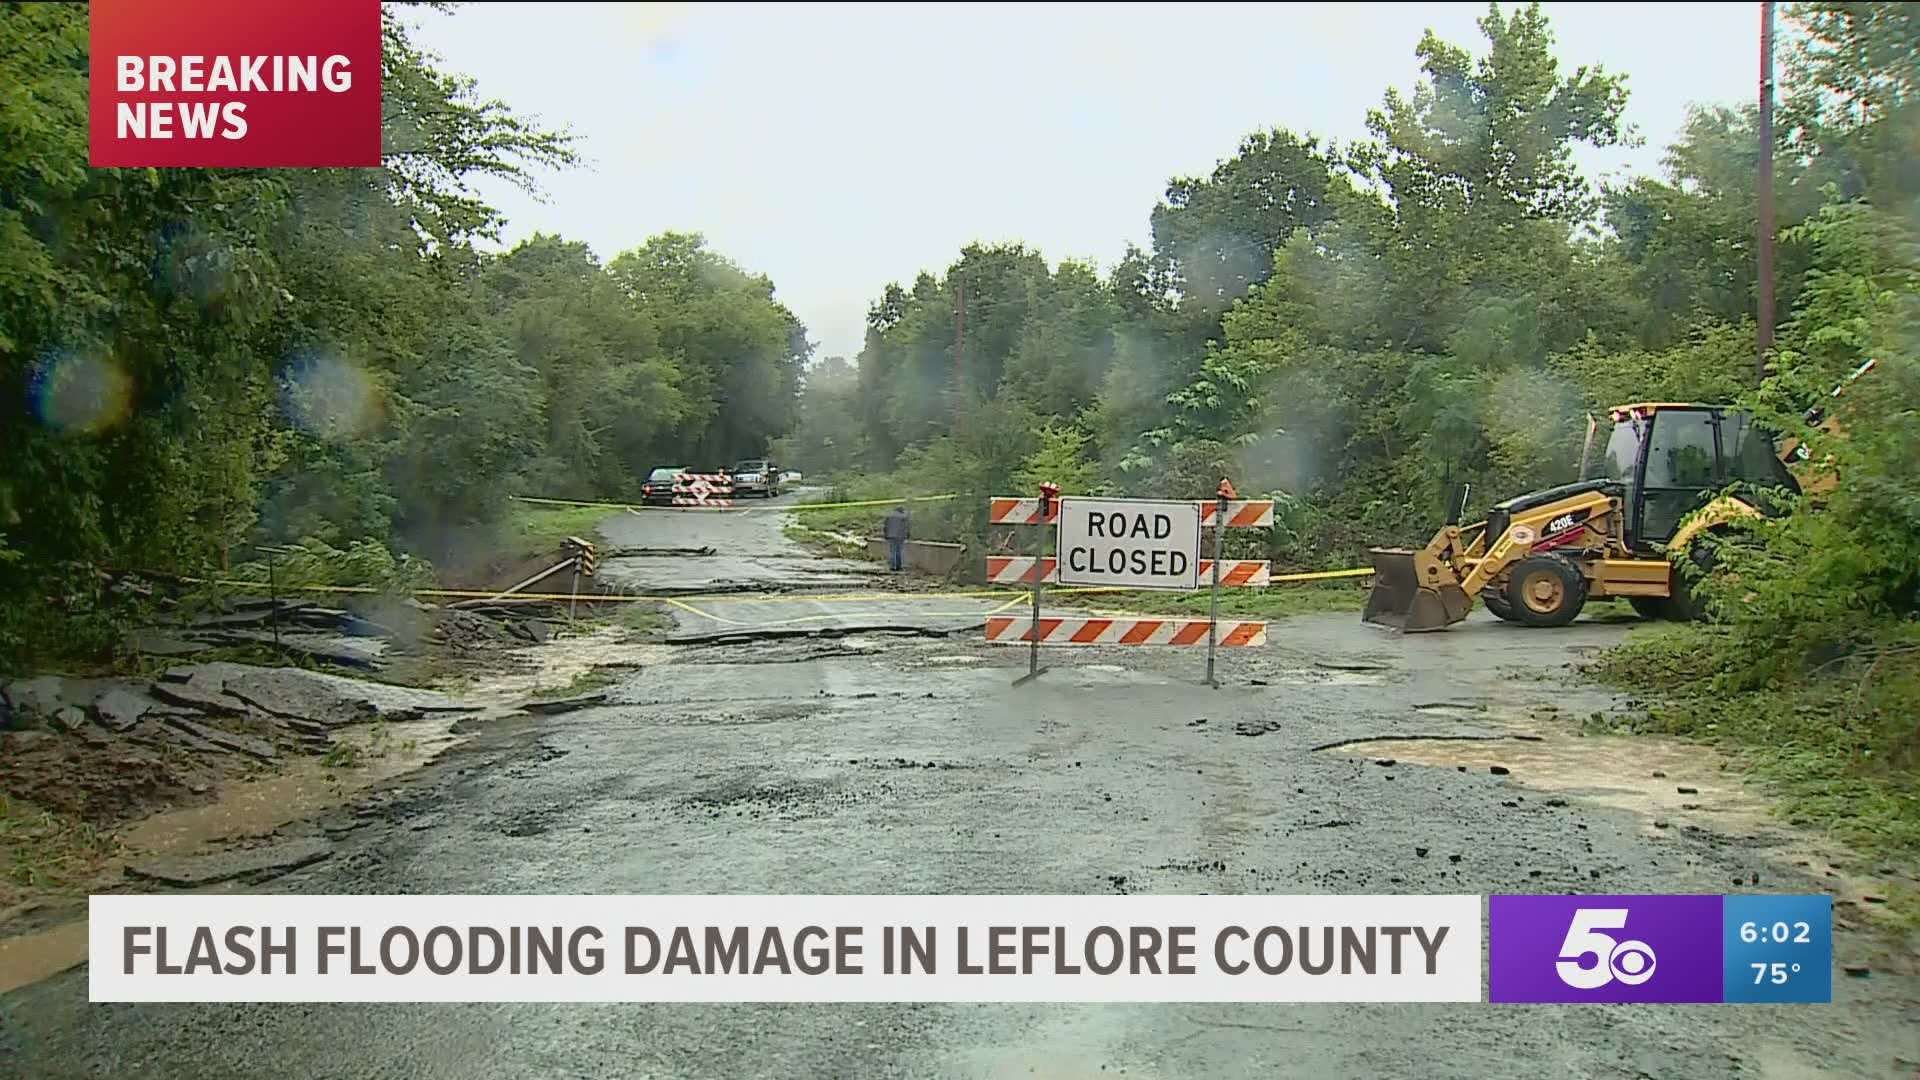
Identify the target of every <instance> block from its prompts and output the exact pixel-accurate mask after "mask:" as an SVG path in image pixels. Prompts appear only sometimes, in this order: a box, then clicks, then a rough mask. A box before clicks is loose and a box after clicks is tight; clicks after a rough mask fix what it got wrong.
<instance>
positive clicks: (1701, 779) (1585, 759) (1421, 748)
mask: <svg viewBox="0 0 1920 1080" xmlns="http://www.w3.org/2000/svg"><path fill="white" fill-rule="evenodd" d="M1449 708H1451V709H1461V708H1462V707H1460V706H1450V707H1449ZM1424 714H1425V715H1434V714H1435V710H1425V711H1424ZM1441 715H1447V714H1446V713H1442V714H1441ZM1462 715H1465V716H1473V717H1478V716H1480V715H1481V714H1480V713H1479V712H1478V711H1466V710H1463V711H1462ZM1329 752H1332V753H1342V754H1348V755H1352V756H1356V757H1358V756H1366V757H1371V758H1387V757H1390V758H1393V759H1395V760H1397V761H1406V762H1411V763H1413V764H1415V765H1434V766H1443V767H1454V768H1458V767H1460V766H1463V765H1464V766H1466V768H1467V769H1468V770H1469V771H1471V772H1477V773H1485V772H1486V771H1487V769H1488V768H1489V767H1491V766H1494V765H1501V766H1505V767H1506V768H1508V769H1511V770H1512V775H1511V776H1510V777H1509V779H1511V780H1513V781H1514V782H1516V783H1519V784H1523V785H1525V786H1527V787H1533V788H1539V789H1542V790H1547V791H1556V792H1562V793H1565V794H1568V795H1579V796H1580V797H1581V798H1583V799H1585V800H1587V801H1590V802H1596V803H1599V804H1601V805H1603V806H1610V807H1616V808H1619V809H1623V810H1633V811H1636V812H1638V813H1642V814H1654V815H1658V816H1659V818H1660V820H1663V821H1665V820H1671V821H1679V820H1681V819H1683V818H1686V817H1688V816H1689V815H1697V816H1698V817H1700V818H1707V817H1711V818H1712V819H1713V820H1715V821H1717V822H1719V823H1722V824H1725V825H1729V826H1732V827H1734V828H1740V829H1752V828H1758V827H1761V826H1764V825H1768V824H1771V822H1770V821H1769V819H1768V817H1767V804H1766V803H1765V802H1764V801H1762V800H1761V799H1760V798H1759V797H1758V796H1756V795H1754V794H1752V793H1750V792H1749V791H1747V789H1746V787H1745V785H1744V784H1742V783H1741V782H1740V779H1739V777H1738V774H1736V773H1733V772H1731V771H1722V770H1721V767H1720V766H1721V764H1722V762H1723V760H1724V759H1722V758H1720V757H1719V756H1718V755H1716V754H1714V753H1713V752H1712V751H1711V750H1710V749H1708V748H1706V747H1701V746H1690V745H1685V744H1680V743H1672V742H1667V741H1665V740H1661V739H1655V738H1650V737H1646V736H1625V735H1594V736H1584V737H1579V738H1575V737H1572V736H1558V735H1543V736H1538V737H1536V738H1534V739H1525V740H1521V739H1514V738H1503V737H1495V738H1488V739H1472V738H1454V739H1380V740H1367V741H1364V742H1353V743H1347V744H1344V745H1342V746H1340V747H1335V748H1329ZM1655 774H1659V775H1655ZM1682 787H1689V788H1693V789H1694V792H1693V793H1689V794H1684V795H1683V794H1681V793H1680V792H1679V790H1678V789H1679V788H1682Z"/></svg>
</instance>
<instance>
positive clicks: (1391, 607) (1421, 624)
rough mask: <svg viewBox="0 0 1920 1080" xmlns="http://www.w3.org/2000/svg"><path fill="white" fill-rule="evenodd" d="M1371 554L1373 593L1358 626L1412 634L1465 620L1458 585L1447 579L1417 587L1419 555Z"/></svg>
mask: <svg viewBox="0 0 1920 1080" xmlns="http://www.w3.org/2000/svg"><path fill="white" fill-rule="evenodd" d="M1371 554H1372V555H1373V591H1372V592H1371V593H1369V594H1367V606H1366V610H1364V611H1362V612H1361V613H1360V621H1361V622H1369V623H1373V624H1374V625H1376V626H1390V627H1392V628H1394V629H1395V630H1402V631H1405V632H1407V633H1409V634H1413V633H1419V632H1421V631H1425V630H1444V629H1446V628H1447V627H1448V626H1451V625H1452V624H1454V623H1457V622H1459V621H1460V620H1461V619H1464V618H1466V617H1467V608H1468V602H1467V594H1466V592H1465V591H1464V590H1462V589H1461V588H1460V585H1459V583H1458V582H1456V581H1454V580H1452V579H1451V577H1446V578H1445V580H1442V581H1440V582H1438V583H1437V584H1428V585H1422V584H1421V583H1420V573H1419V570H1418V562H1417V561H1416V559H1417V557H1419V556H1421V555H1422V553H1421V552H1414V551H1408V550H1406V549H1405V548H1374V549H1373V550H1372V552H1371ZM1426 558H1429V559H1430V558H1432V557H1431V556H1426ZM1433 576H1434V577H1440V576H1441V575H1433Z"/></svg>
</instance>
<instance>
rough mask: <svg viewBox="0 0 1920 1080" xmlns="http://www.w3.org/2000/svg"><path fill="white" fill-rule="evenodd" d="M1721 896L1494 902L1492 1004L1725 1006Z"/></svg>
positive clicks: (1509, 899)
mask: <svg viewBox="0 0 1920 1080" xmlns="http://www.w3.org/2000/svg"><path fill="white" fill-rule="evenodd" d="M1720 939H1721V898H1720V897H1718V896H1494V897H1491V898H1489V900H1488V934H1487V944H1488V969H1489V970H1488V983H1487V998H1488V1000H1490V1001H1496V1002H1626V1001H1669V1002H1678V1001H1716V1002H1717V1001H1720V1000H1721V970H1722V954H1721V940H1720Z"/></svg>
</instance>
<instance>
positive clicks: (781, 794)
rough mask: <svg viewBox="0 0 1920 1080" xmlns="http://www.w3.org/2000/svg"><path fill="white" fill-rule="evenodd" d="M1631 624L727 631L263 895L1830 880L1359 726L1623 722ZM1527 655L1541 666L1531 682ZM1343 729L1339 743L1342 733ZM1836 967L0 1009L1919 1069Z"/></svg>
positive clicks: (1250, 1072) (385, 1031) (596, 1069)
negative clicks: (863, 633) (865, 650)
mask: <svg viewBox="0 0 1920 1080" xmlns="http://www.w3.org/2000/svg"><path fill="white" fill-rule="evenodd" d="M1620 633H1621V628H1620V627H1615V626H1607V625H1604V624H1582V625H1577V626H1575V627H1573V628H1570V629H1568V630H1567V631H1565V632H1561V633H1547V632H1530V631H1523V630H1518V629H1515V628H1512V627H1508V626H1506V625H1504V624H1499V623H1497V622H1494V621H1493V620H1491V619H1486V620H1480V619H1471V620H1469V621H1468V622H1467V623H1464V624H1462V625H1461V626H1459V627H1456V628H1455V629H1454V630H1452V631H1449V632H1448V633H1447V634H1445V635H1428V636H1425V637H1423V638H1401V637H1398V636H1394V635H1388V634H1383V633H1381V632H1379V631H1376V630H1373V629H1371V628H1363V627H1361V626H1360V625H1359V624H1358V621H1357V619H1355V618H1354V617H1352V616H1351V615H1334V616H1312V617H1306V618H1302V619H1296V620H1289V621H1287V622H1285V623H1283V624H1280V627H1279V632H1278V633H1276V635H1275V642H1274V644H1273V645H1272V646H1271V647H1269V648H1268V649H1264V650H1244V651H1243V652H1242V653H1240V654H1236V655H1235V656H1234V657H1233V658H1232V659H1231V661H1230V662H1229V663H1230V666H1228V667H1227V668H1226V669H1225V671H1224V672H1223V677H1224V680H1225V682H1226V685H1225V686H1224V687H1223V688H1222V689H1220V690H1217V691H1216V690H1209V689H1205V688H1202V687H1200V686H1198V685H1196V679H1197V675H1198V672H1197V670H1196V669H1195V668H1194V664H1193V661H1194V659H1195V656H1194V654H1193V653H1192V652H1191V651H1180V650H1146V649H1131V650H1126V649H1117V648H1114V649H1094V650H1081V651H1076V652H1075V653H1074V654H1072V656H1071V657H1066V656H1064V655H1062V656H1061V662H1060V663H1058V664H1056V666H1055V667H1054V669H1053V670H1052V671H1050V672H1049V673H1048V674H1047V675H1046V676H1044V677H1043V678H1042V679H1040V680H1039V681H1037V682H1033V683H1029V684H1027V685H1026V686H1023V687H1019V688H1014V687H1011V686H1009V685H1008V684H1009V681H1010V676H1011V675H1012V674H1013V673H1014V671H1015V670H1017V668H1016V663H1015V661H1017V654H1010V653H1009V652H1007V651H1003V650H994V649H992V648H990V647H988V646H986V645H984V644H981V643H978V642H971V641H960V640H953V639H947V640H928V639H918V638H907V639H900V640H897V641H890V642H889V643H888V644H887V647H886V648H885V649H884V650H883V651H881V652H878V653H874V654H869V655H860V656H834V657H830V658H826V659H821V660H815V661H810V662H804V663H780V664H763V663H758V662H755V658H754V656H753V654H750V653H747V652H745V651H739V650H731V649H728V648H725V647H721V648H715V649H711V650H701V651H704V652H709V653H711V657H710V660H711V662H708V663H702V664H699V665H688V666H686V667H677V666H675V665H667V666H664V667H661V668H658V669H655V670H653V671H652V672H649V673H645V674H642V675H641V676H637V677H635V678H632V679H629V680H627V681H625V682H623V683H621V684H619V685H616V686H613V687H610V688H608V690H607V691H606V693H607V700H606V702H605V704H603V705H601V706H599V707H594V708H587V709H582V710H579V711H575V712H571V713H567V714H565V715H562V716H557V717H552V718H546V719H544V720H543V722H542V724H541V725H539V726H538V727H535V728H531V729H529V731H528V734H527V736H526V737H525V738H522V739H519V740H517V741H511V742H508V743H505V744H502V745H499V746H495V747H491V748H487V749H484V750H483V749H477V748H476V749H472V750H470V751H469V752H468V753H466V754H465V755H463V756H458V757H455V758H452V759H449V760H447V761H445V762H443V763H442V764H441V765H439V766H437V767H436V768H435V770H434V771H433V772H432V773H431V774H430V775H429V776H427V777H426V778H424V779H423V781H422V783H421V784H419V785H417V786H416V787H415V788H413V789H411V790H409V791H408V792H406V793H405V795H404V797H402V798H399V799H396V800H394V801H393V802H392V803H390V804H388V805H387V807H386V809H385V810H384V812H383V813H382V814H380V815H378V816H376V817H374V818H373V819H371V820H370V821H369V822H368V824H367V825H366V826H365V827H364V828H360V829H356V830H355V831H354V832H352V833H350V834H348V835H347V836H345V837H343V838H341V839H340V840H339V841H338V842H337V847H336V850H335V853H334V856H333V857H332V858H330V859H328V860H327V861H325V862H322V863H318V864H315V865H313V866H310V867H306V868H304V869H301V870H297V871H295V872H294V873H292V874H290V875H289V876H287V877H285V878H282V879H280V880H279V881H277V882H275V883H274V884H273V886H272V887H273V888H275V889H283V890H288V891H295V892H302V893H336V892H352V893H369V892H371V893H384V892H407V893H477V894H487V893H567V894H572V893H600V894H649V893H656V894H675V893H770V894H784V893H825V894H835V893H854V894H857V893H905V894H937V893H954V894H959V893H1003V892H1004V893H1052V894H1068V895H1073V894H1098V893H1134V892H1139V893H1154V894H1173V895H1178V894H1193V893H1203V892H1211V893H1275V894H1293V893H1317V894H1329V893H1331V894H1339V893H1411V894H1417V893H1469V894H1484V893H1495V892H1508V893H1528V892H1539V893H1567V892H1587V893H1607V892H1615V893H1632V892H1702V893H1716V892H1725V891H1777V892H1818V891H1821V889H1822V888H1823V885H1822V883H1821V882H1820V881H1819V880H1817V879H1813V878H1810V877H1808V876H1806V874H1805V873H1804V872H1802V871H1797V870H1795V869H1794V868H1793V867H1792V865H1791V863H1786V864H1783V863H1782V861H1781V860H1779V859H1777V858H1775V857H1774V853H1773V852H1771V851H1769V850H1768V849H1767V848H1766V847H1765V846H1762V845H1755V844H1751V843H1746V842H1742V840H1741V839H1740V838H1737V837H1735V838H1729V837H1722V836H1717V835H1715V834H1713V833H1711V832H1704V831H1701V832H1694V831H1687V830H1682V829H1672V830H1665V831H1660V830H1654V829H1651V828H1649V827H1648V826H1647V824H1646V822H1645V821H1644V819H1643V818H1642V817H1641V816H1640V815H1638V814H1636V813H1634V812H1633V811H1631V810H1628V809H1624V808H1619V807H1613V806H1606V805H1600V804H1596V803H1593V802H1589V801H1587V800H1585V799H1583V798H1581V797H1579V796H1578V795H1577V794H1576V795H1574V796H1573V797H1571V798H1549V797H1547V795H1545V794H1544V793H1542V792H1540V791H1539V790H1537V789H1533V788H1529V787H1527V786H1525V785H1524V784H1523V783H1522V782H1521V780H1522V778H1521V777H1519V776H1517V775H1501V774H1499V773H1495V772H1493V771H1491V770H1490V769H1487V768H1477V769H1472V770H1468V771H1461V770H1460V769H1456V768H1453V767H1447V766H1423V765H1416V764H1413V763H1411V762H1394V761H1390V760H1388V759H1385V758H1381V757H1378V756H1377V755H1374V754H1371V753H1369V752H1368V750H1367V749H1366V743H1364V742H1357V740H1368V739H1374V738H1381V737H1392V738H1402V739H1404V738H1420V737H1434V736H1443V737H1452V738H1485V739H1488V740H1490V743H1489V745H1490V746H1492V747H1497V746H1500V745H1514V744H1508V743H1503V742H1501V741H1500V740H1504V739H1506V738H1507V737H1508V736H1507V735H1506V734H1505V733H1506V732H1507V731H1509V730H1511V727H1510V722H1511V720H1512V719H1513V718H1514V717H1515V716H1523V715H1526V714H1527V713H1529V712H1531V711H1533V710H1537V709H1539V708H1542V707H1544V706H1547V705H1551V706H1552V707H1555V708H1558V709H1560V710H1563V711H1565V712H1567V713H1571V714H1573V715H1576V716H1577V715H1580V714H1581V712H1583V711H1585V710H1589V709H1596V710H1597V709H1604V708H1608V707H1610V706H1611V705H1612V701H1611V699H1610V697H1609V696H1608V695H1606V694H1604V693H1600V692H1598V691H1596V690H1595V689H1593V688H1591V687H1585V686H1581V685H1578V684H1573V683H1570V682H1567V681H1565V680H1564V679H1563V678H1562V677H1560V676H1559V675H1558V674H1556V670H1555V669H1557V668H1558V667H1559V666H1560V665H1562V664H1564V663H1566V662H1568V661H1571V660H1572V659H1574V658H1575V657H1576V656H1577V655H1578V652H1577V650H1580V649H1584V648H1591V647H1596V646H1599V645H1603V644H1606V643H1609V642H1611V641H1615V640H1618V638H1619V635H1620ZM735 651H739V653H740V655H739V656H738V657H737V659H734V660H732V661H728V660H727V659H726V656H727V654H728V653H730V652H735ZM1056 655H1061V654H1056ZM1522 664H1524V665H1525V666H1526V669H1527V672H1528V673H1529V674H1530V676H1531V677H1529V678H1518V677H1516V675H1517V674H1519V672H1518V670H1517V668H1518V666H1519V665H1522ZM1508 665H1514V667H1508ZM1343 743H1352V744H1353V749H1352V752H1351V753H1343V752H1340V751H1337V750H1336V751H1329V750H1324V749H1319V748H1324V747H1327V746H1328V745H1330V744H1343ZM1496 753H1497V751H1496ZM1493 760H1496V761H1497V760H1499V759H1498V758H1497V757H1495V758H1494V759H1493ZM1702 768H1710V766H1705V765H1703V766H1702ZM1673 779H1674V781H1675V782H1679V783H1686V782H1689V781H1691V780H1692V779H1693V778H1692V777H1688V776H1675V777H1674V778H1673ZM1756 879H1757V881H1758V887H1755V884H1754V883H1755V882H1756ZM1736 882H1738V883H1739V884H1738V885H1736V884H1735V883H1736ZM642 917H644V916H643V913H636V918H642ZM1834 987H1835V995H1836V1003H1835V1005H1834V1006H1832V1007H1831V1008H1809V1007H1765V1006H1751V1007H1749V1006H1739V1007H1726V1008H1714V1009H1700V1008H1691V1007H1686V1006H1636V1007H1633V1008H1630V1009H1621V1008H1580V1007H1543V1008H1504V1007H1490V1006H1487V1005H1426V1006H1415V1005H1367V1006H1355V1005H1301V1006H1293V1007H1287V1008H1275V1007H1272V1006H1238V1005H1209V1006H1193V1005H1135V1006H1093V1005H1086V1006H1081V1005H905V1004H902V1005H888V1004H873V1005H845V1006H833V1007H821V1006H807V1005H771V1004H770V1005H713V1006H673V1005H580V1006H568V1005H513V1004H506V1005H475V1006H440V1005H421V1006H415V1005H370V1006H352V1005H341V1006H322V1007H304V1006H303V1007H281V1006H248V1005H171V1006H138V1005H136V1006H116V1007H112V1008H100V1007H90V1006H88V1005H87V1003H86V985H85V979H84V976H83V975H82V974H80V973H72V974H69V975H65V976H61V977H58V978H55V979H52V980H48V981H47V982H44V983H41V984H39V985H37V986H34V987H30V988H28V989H26V990H24V991H21V992H19V993H17V994H14V995H11V996H9V997H7V998H5V999H4V1001H3V1003H4V1005H5V1007H6V1010H7V1011H8V1012H9V1013H10V1014H11V1019H12V1022H13V1023H14V1024H15V1025H17V1030H18V1031H20V1032H22V1033H24V1038H25V1039H26V1040H27V1041H26V1042H25V1043H24V1045H23V1046H22V1050H23V1051H24V1053H25V1054H26V1055H27V1057H26V1058H25V1059H24V1060H27V1061H31V1062H33V1063H35V1064H36V1065H37V1066H40V1068H39V1069H38V1070H37V1071H35V1072H33V1073H32V1075H35V1076H42V1077H64V1076H108V1075H114V1076H118V1075H132V1074H134V1073H135V1072H139V1073H140V1074H142V1075H150V1076H156V1077H197V1076H208V1075H220V1076H258V1075H274V1076H284V1075H303V1076H316V1077H405V1078H407V1080H438V1078H442V1077H445V1078H449V1080H453V1078H463V1077H469V1076H475V1075H486V1076H490V1077H501V1078H519V1077H526V1078H534V1077H550V1076H606V1075H634V1076H640V1075H651V1076H675V1077H682V1076H685V1077H733V1076H744V1075H777V1076H853V1075H858V1076H912V1077H923V1076H924V1077H946V1076H960V1077H967V1076H1028V1075H1047V1076H1099V1075H1115V1074H1119V1073H1122V1072H1124V1073H1126V1074H1129V1075H1145V1076H1247V1077H1255V1076H1275V1075H1329V1076H1360V1075H1380V1076H1413V1075H1419V1076H1433V1077H1461V1078H1467V1077H1472V1078H1475V1080H1478V1078H1480V1077H1485V1076H1537V1075H1542V1074H1557V1075H1569V1076H1622V1077H1629V1076H1636V1075H1643V1076H1662V1077H1665V1076H1685V1077H1694V1078H1721V1077H1751V1076H1783V1077H1784V1076H1806V1077H1821V1076H1881V1075H1896V1074H1895V1073H1894V1072H1893V1071H1892V1070H1891V1067H1890V1066H1891V1063H1892V1062H1893V1061H1894V1060H1895V1059H1896V1058H1899V1057H1904V1058H1906V1059H1909V1060H1914V1059H1920V1031H1916V1029H1915V1027H1914V1025H1913V1024H1912V1023H1911V1015H1912V1013H1911V1011H1910V1009H1911V1006H1912V1003H1913V998H1914V996H1915V992H1916V980H1915V979H1914V978H1913V977H1911V976H1908V975H1902V974H1898V973H1890V974H1886V975H1882V974H1880V973H1879V972H1876V974H1875V975H1874V977H1873V978H1871V979H1852V978H1844V977H1836V979H1835V984H1834ZM3 1069H4V1066H0V1071H3Z"/></svg>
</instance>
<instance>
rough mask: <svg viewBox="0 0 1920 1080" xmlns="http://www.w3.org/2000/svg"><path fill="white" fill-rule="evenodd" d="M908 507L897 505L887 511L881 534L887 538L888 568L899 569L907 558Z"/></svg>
mask: <svg viewBox="0 0 1920 1080" xmlns="http://www.w3.org/2000/svg"><path fill="white" fill-rule="evenodd" d="M909 531H910V530H909V529H908V526H907V508H906V507H904V506H896V507H894V508H893V509H892V510H889V511H887V516H886V519H885V521H884V522H883V523H882V525H881V528H880V535H882V536H884V537H886V538H887V569H889V570H898V569H900V568H901V566H902V565H904V564H905V563H906V560H907V535H908V533H909Z"/></svg>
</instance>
